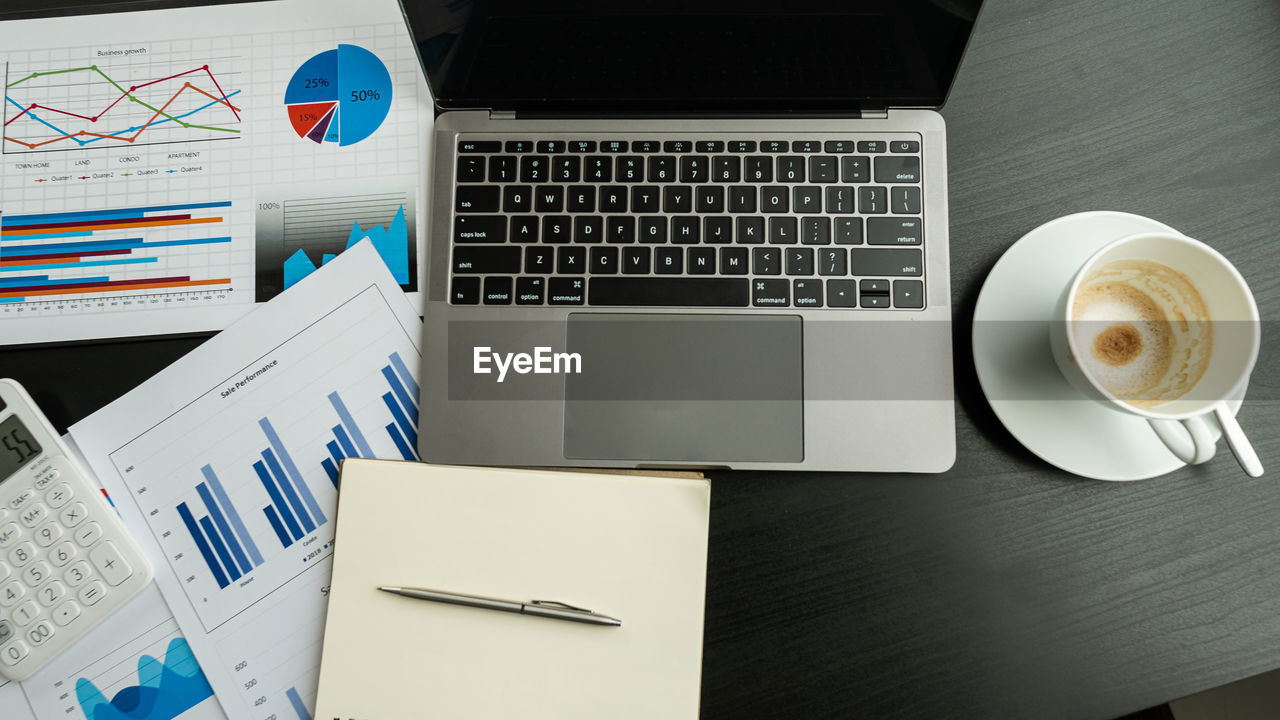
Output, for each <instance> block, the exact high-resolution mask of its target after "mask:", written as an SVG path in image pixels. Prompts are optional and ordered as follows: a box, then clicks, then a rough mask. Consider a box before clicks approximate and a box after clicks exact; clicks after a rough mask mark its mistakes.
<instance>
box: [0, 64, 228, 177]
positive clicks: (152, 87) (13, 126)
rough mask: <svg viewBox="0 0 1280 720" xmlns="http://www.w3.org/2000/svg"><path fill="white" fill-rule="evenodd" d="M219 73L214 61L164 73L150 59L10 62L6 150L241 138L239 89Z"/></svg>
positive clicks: (47, 149) (7, 87)
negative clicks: (226, 84)
mask: <svg viewBox="0 0 1280 720" xmlns="http://www.w3.org/2000/svg"><path fill="white" fill-rule="evenodd" d="M171 70H177V71H176V72H171ZM219 74H222V73H215V72H214V70H213V67H212V64H211V63H209V62H204V63H199V64H195V66H194V67H192V66H190V65H188V66H186V67H185V68H184V69H178V68H174V67H166V68H165V69H164V70H163V71H161V72H156V71H155V69H154V67H153V64H152V63H149V62H148V63H139V64H132V65H122V66H118V67H112V68H106V67H103V66H99V65H97V64H92V65H85V66H81V67H70V68H59V69H38V70H30V71H27V70H19V69H18V68H16V67H14V66H13V65H10V66H9V67H8V68H7V69H6V73H5V88H4V91H5V96H4V103H3V117H4V126H3V127H4V142H3V145H2V146H0V149H2V150H3V152H4V153H6V154H8V153H15V152H18V153H23V152H42V151H54V150H75V149H80V148H85V147H89V146H91V145H94V144H106V145H108V146H117V147H119V146H130V145H150V144H159V143H171V142H190V141H193V140H217V139H228V138H234V137H237V136H238V135H240V133H241V127H240V125H241V123H242V112H243V110H242V108H241V107H240V106H239V105H237V104H236V102H235V101H234V98H235V97H236V96H237V95H239V93H240V91H239V90H234V91H232V92H227V91H226V90H224V88H223V83H222V82H221V81H219V79H218V75H219ZM157 75H158V77H157ZM224 77H225V76H224Z"/></svg>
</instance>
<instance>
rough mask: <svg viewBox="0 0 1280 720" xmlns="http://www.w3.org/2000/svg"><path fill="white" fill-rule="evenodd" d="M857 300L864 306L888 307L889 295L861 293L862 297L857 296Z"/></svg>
mask: <svg viewBox="0 0 1280 720" xmlns="http://www.w3.org/2000/svg"><path fill="white" fill-rule="evenodd" d="M859 302H861V303H862V307H864V308H887V307H889V296H888V295H867V294H866V293H863V295H862V297H861V298H859Z"/></svg>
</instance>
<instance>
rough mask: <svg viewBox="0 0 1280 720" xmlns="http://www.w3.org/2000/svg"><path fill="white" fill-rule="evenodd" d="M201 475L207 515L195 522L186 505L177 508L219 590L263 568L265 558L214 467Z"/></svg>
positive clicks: (200, 488)
mask: <svg viewBox="0 0 1280 720" xmlns="http://www.w3.org/2000/svg"><path fill="white" fill-rule="evenodd" d="M200 472H201V473H203V474H204V477H205V481H204V482H201V483H198V484H197V485H196V493H197V494H198V495H199V496H200V500H201V502H203V503H204V506H205V509H206V510H207V512H208V514H207V515H204V516H203V517H201V518H200V519H199V520H196V519H195V516H194V515H193V514H192V512H191V508H190V507H189V506H188V504H187V503H186V502H181V503H178V505H177V508H176V509H177V511H178V515H179V516H180V517H181V518H182V523H183V525H185V526H186V528H187V532H189V533H191V538H192V540H193V541H194V542H195V544H196V548H197V549H199V551H200V555H201V556H203V557H204V561H205V564H206V565H208V567H209V572H210V573H212V574H213V577H214V580H216V581H217V583H218V587H226V586H228V585H230V584H231V583H233V582H235V581H237V580H239V579H240V578H241V577H242V576H244V575H248V574H249V571H251V570H253V569H254V568H255V567H257V566H258V565H261V564H262V555H261V554H260V553H259V552H258V546H257V544H256V543H254V541H253V536H251V535H250V534H249V531H248V530H247V529H246V528H245V524H244V520H243V519H242V518H241V517H240V513H238V512H237V511H236V508H235V506H234V505H232V504H231V499H230V498H229V497H227V492H226V490H225V489H224V488H223V487H222V483H221V482H220V481H219V480H218V476H217V474H215V473H214V472H213V468H212V467H210V466H209V465H205V466H204V467H202V468H200ZM211 488H212V489H211ZM233 528H234V529H233Z"/></svg>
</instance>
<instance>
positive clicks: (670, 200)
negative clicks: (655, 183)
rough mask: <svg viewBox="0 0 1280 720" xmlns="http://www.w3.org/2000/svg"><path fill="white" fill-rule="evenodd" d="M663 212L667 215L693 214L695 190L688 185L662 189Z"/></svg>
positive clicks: (670, 186)
mask: <svg viewBox="0 0 1280 720" xmlns="http://www.w3.org/2000/svg"><path fill="white" fill-rule="evenodd" d="M662 211H663V212H666V213H690V212H693V188H691V187H688V186H686V185H669V186H667V187H664V188H662Z"/></svg>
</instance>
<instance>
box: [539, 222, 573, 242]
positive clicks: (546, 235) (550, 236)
mask: <svg viewBox="0 0 1280 720" xmlns="http://www.w3.org/2000/svg"><path fill="white" fill-rule="evenodd" d="M569 228H570V225H569V216H568V215H544V216H543V218H542V242H544V243H567V242H569V239H570V238H569Z"/></svg>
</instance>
